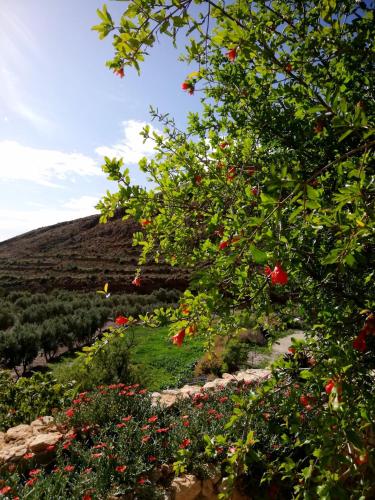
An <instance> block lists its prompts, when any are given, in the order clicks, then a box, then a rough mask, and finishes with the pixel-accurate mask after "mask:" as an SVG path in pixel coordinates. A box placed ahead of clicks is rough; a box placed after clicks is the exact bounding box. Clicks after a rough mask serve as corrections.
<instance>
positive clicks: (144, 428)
mask: <svg viewBox="0 0 375 500" xmlns="http://www.w3.org/2000/svg"><path fill="white" fill-rule="evenodd" d="M149 428H150V426H149V425H144V426H143V427H141V431H148V430H149Z"/></svg>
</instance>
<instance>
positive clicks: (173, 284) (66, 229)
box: [0, 214, 187, 293]
mask: <svg viewBox="0 0 375 500" xmlns="http://www.w3.org/2000/svg"><path fill="white" fill-rule="evenodd" d="M137 230H138V231H139V226H138V224H137V223H135V222H134V221H123V220H122V218H121V214H118V215H117V216H116V217H115V218H114V219H113V220H111V221H110V222H108V223H107V224H100V223H99V215H92V216H89V217H84V218H82V219H76V220H73V221H68V222H62V223H59V224H55V225H53V226H48V227H43V228H40V229H36V230H34V231H30V232H28V233H25V234H22V235H21V236H17V237H15V238H11V239H10V240H7V241H4V242H1V243H0V288H5V289H7V290H9V289H11V290H24V289H26V290H30V291H49V290H52V289H55V288H63V289H68V290H89V291H90V290H97V289H100V288H102V286H103V284H104V283H105V282H106V281H108V282H109V283H110V288H111V290H113V291H132V290H134V286H133V285H132V284H131V281H132V279H133V277H134V273H135V269H136V267H137V257H138V253H139V250H138V249H137V248H134V247H133V246H132V234H133V232H134V231H137ZM186 284H187V273H186V272H184V271H182V270H176V269H173V271H172V272H171V268H170V267H169V266H167V265H165V264H154V263H150V264H148V265H147V266H145V268H144V270H143V273H142V286H141V287H140V288H137V290H136V291H137V292H138V293H142V292H149V291H150V290H153V289H155V288H160V287H164V288H178V289H184V288H185V287H186Z"/></svg>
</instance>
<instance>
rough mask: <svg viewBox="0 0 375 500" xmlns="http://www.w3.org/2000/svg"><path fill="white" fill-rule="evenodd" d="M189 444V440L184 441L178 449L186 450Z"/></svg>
mask: <svg viewBox="0 0 375 500" xmlns="http://www.w3.org/2000/svg"><path fill="white" fill-rule="evenodd" d="M190 443H191V441H190V439H184V440H183V441H182V443H181V444H180V448H181V449H184V448H187V447H188V446H189V445H190Z"/></svg>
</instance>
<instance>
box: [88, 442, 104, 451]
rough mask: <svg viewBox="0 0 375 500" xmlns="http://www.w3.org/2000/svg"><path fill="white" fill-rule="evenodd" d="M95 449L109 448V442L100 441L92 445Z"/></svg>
mask: <svg viewBox="0 0 375 500" xmlns="http://www.w3.org/2000/svg"><path fill="white" fill-rule="evenodd" d="M92 448H93V450H100V449H101V448H107V443H99V444H96V445H95V446H93V447H92Z"/></svg>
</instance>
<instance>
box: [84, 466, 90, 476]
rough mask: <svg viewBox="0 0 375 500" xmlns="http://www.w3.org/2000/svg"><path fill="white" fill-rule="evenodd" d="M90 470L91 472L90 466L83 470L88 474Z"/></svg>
mask: <svg viewBox="0 0 375 500" xmlns="http://www.w3.org/2000/svg"><path fill="white" fill-rule="evenodd" d="M90 472H92V467H86V469H84V471H83V473H84V474H90Z"/></svg>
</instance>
